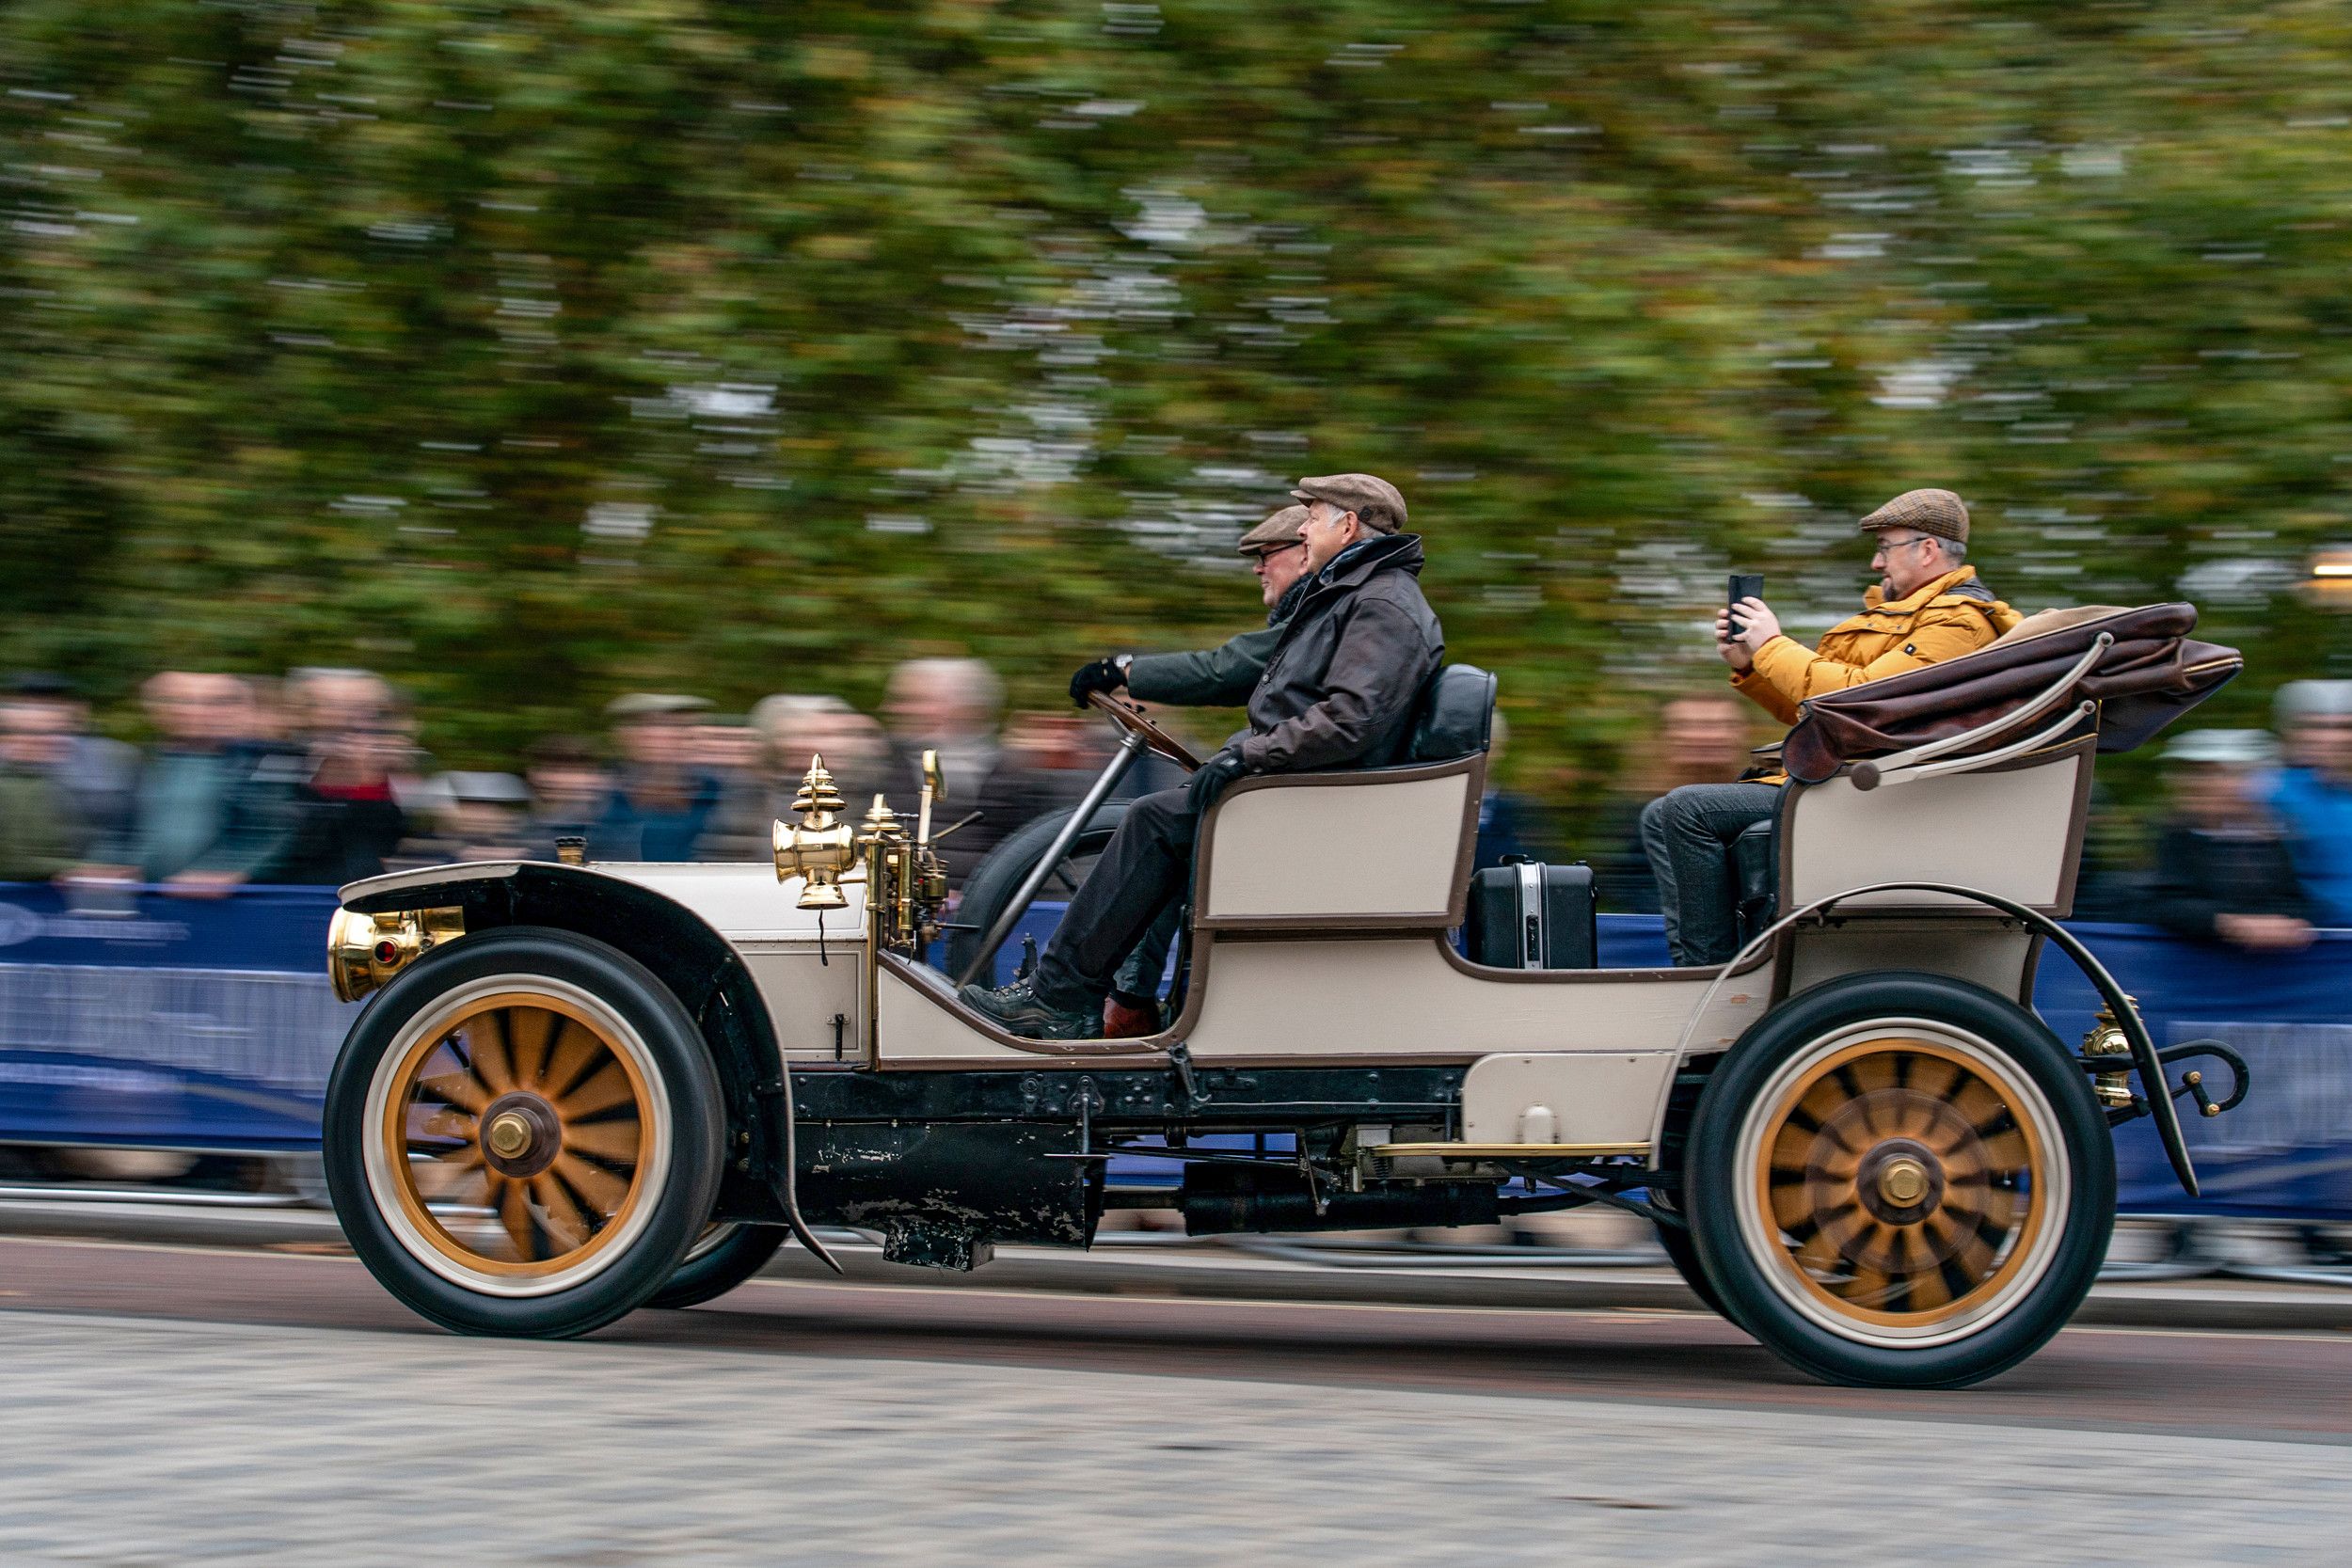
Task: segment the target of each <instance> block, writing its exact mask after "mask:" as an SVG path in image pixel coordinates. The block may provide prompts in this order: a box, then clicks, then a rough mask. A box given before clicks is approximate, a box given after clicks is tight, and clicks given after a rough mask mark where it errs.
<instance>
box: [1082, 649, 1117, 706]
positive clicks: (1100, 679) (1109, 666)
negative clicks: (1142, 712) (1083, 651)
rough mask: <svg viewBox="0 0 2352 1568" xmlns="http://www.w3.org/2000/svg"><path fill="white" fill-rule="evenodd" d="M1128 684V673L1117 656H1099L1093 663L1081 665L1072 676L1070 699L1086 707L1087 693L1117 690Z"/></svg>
mask: <svg viewBox="0 0 2352 1568" xmlns="http://www.w3.org/2000/svg"><path fill="white" fill-rule="evenodd" d="M1126 684H1127V673H1126V672H1125V671H1123V670H1121V669H1120V667H1119V660H1118V659H1117V658H1116V657H1112V658H1098V659H1096V660H1095V661H1094V662H1093V663H1091V664H1083V665H1080V666H1079V667H1078V673H1076V674H1074V675H1073V676H1071V677H1070V700H1071V702H1072V703H1073V704H1075V705H1077V706H1079V707H1084V706H1086V705H1087V693H1089V692H1090V691H1116V690H1118V689H1120V687H1122V686H1124V685H1126Z"/></svg>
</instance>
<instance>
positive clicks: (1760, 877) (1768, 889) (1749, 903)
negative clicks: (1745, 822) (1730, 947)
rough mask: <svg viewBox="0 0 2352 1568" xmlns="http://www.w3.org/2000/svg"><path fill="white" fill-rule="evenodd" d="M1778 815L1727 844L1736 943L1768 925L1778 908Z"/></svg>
mask: <svg viewBox="0 0 2352 1568" xmlns="http://www.w3.org/2000/svg"><path fill="white" fill-rule="evenodd" d="M1779 830H1780V814H1779V813H1778V812H1775V813H1773V814H1772V816H1768V817H1766V818H1765V819H1764V820H1763V821H1761V822H1758V823H1756V824H1754V825H1753V826H1751V827H1749V828H1748V829H1747V830H1746V831H1745V832H1742V833H1740V836H1739V837H1738V838H1735V839H1733V840H1732V841H1731V885H1732V886H1733V887H1735V888H1737V889H1738V890H1739V891H1738V893H1737V895H1736V896H1737V897H1738V899H1739V901H1740V941H1741V942H1747V941H1749V940H1750V939H1751V938H1753V937H1754V936H1755V935H1756V932H1758V931H1760V930H1762V929H1763V928H1764V927H1767V926H1770V925H1771V924H1772V918H1773V916H1774V915H1775V914H1777V913H1778V912H1779V905H1780V832H1779Z"/></svg>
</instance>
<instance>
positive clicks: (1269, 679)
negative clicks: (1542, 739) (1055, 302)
mask: <svg viewBox="0 0 2352 1568" xmlns="http://www.w3.org/2000/svg"><path fill="white" fill-rule="evenodd" d="M1291 494H1292V495H1293V496H1294V497H1295V498H1296V499H1298V500H1299V501H1300V502H1301V503H1303V506H1304V509H1305V512H1306V515H1305V516H1304V517H1302V518H1300V519H1299V520H1298V521H1297V523H1296V525H1295V526H1296V528H1297V530H1298V537H1299V539H1300V541H1301V546H1302V547H1301V550H1300V553H1301V554H1302V555H1303V557H1304V562H1303V564H1304V568H1305V581H1304V582H1303V584H1302V585H1301V586H1300V587H1299V588H1298V589H1297V590H1295V592H1296V593H1297V595H1298V597H1297V602H1296V604H1295V607H1294V609H1293V610H1292V613H1291V615H1290V617H1289V619H1287V620H1286V621H1284V622H1283V623H1282V624H1281V626H1280V627H1279V630H1278V631H1277V632H1276V634H1275V638H1274V644H1273V647H1272V649H1271V651H1270V652H1269V653H1268V655H1267V657H1266V659H1265V664H1264V668H1263V673H1260V674H1259V675H1258V677H1257V678H1256V680H1255V681H1254V682H1252V683H1250V684H1249V686H1248V709H1249V728H1248V730H1247V731H1246V732H1244V733H1243V734H1241V735H1239V736H1235V737H1234V738H1233V739H1232V740H1231V741H1228V742H1227V743H1226V745H1225V748H1224V750H1222V751H1220V752H1217V753H1216V755H1215V756H1213V757H1211V758H1209V760H1208V761H1206V762H1204V763H1202V764H1201V765H1200V771H1199V772H1197V773H1195V774H1194V775H1193V776H1192V779H1191V781H1190V783H1188V784H1186V785H1185V786H1184V788H1182V789H1168V790H1161V791H1159V792H1157V793H1156V794H1152V795H1146V796H1143V797H1141V798H1140V799H1138V800H1136V801H1135V802H1134V803H1133V804H1132V805H1130V806H1129V807H1128V808H1127V816H1126V818H1125V820H1123V821H1122V822H1121V823H1120V826H1119V831H1118V832H1116V833H1114V834H1112V835H1111V841H1110V843H1109V844H1108V845H1107V846H1106V847H1104V851H1103V854H1102V856H1101V858H1100V859H1099V860H1097V861H1096V862H1095V865H1094V869H1093V871H1091V872H1090V873H1089V874H1088V877H1087V879H1086V882H1085V884H1084V885H1083V886H1081V887H1080V888H1079V889H1078V893H1077V896H1076V897H1074V898H1073V899H1072V900H1071V902H1070V910H1069V912H1068V913H1067V914H1065V915H1064V916H1063V917H1062V923H1061V926H1060V927H1059V928H1058V929H1057V930H1056V931H1055V933H1054V937H1053V940H1052V941H1051V942H1047V943H1046V946H1045V951H1044V952H1043V953H1041V954H1040V955H1039V956H1038V963H1037V968H1036V970H1035V972H1034V973H1033V974H1029V975H1028V976H1026V977H1025V978H1023V979H1020V980H1016V981H1014V982H1013V983H1012V984H1011V985H1009V986H1002V987H998V988H996V989H995V990H986V989H983V988H982V987H979V986H966V987H964V988H963V990H962V993H961V994H962V997H963V1000H964V1002H965V1003H966V1004H967V1005H968V1006H971V1007H973V1008H974V1009H976V1010H977V1011H978V1012H980V1013H982V1014H984V1015H986V1016H987V1017H988V1018H990V1019H991V1020H993V1021H994V1022H996V1023H998V1024H999V1025H1001V1026H1002V1027H1004V1028H1005V1029H1007V1030H1009V1031H1010V1032H1011V1033H1013V1034H1016V1035H1021V1036H1025V1037H1029V1038H1032V1039H1092V1038H1097V1037H1100V1036H1101V1030H1102V1028H1103V1004H1104V998H1105V997H1106V996H1108V995H1109V993H1110V990H1111V986H1112V981H1113V978H1114V975H1115V974H1116V972H1117V971H1118V969H1119V966H1120V960H1121V959H1123V958H1126V957H1127V955H1128V954H1129V953H1130V952H1132V951H1133V950H1134V949H1135V947H1136V943H1137V942H1139V941H1141V940H1142V938H1143V937H1144V935H1145V933H1146V932H1147V931H1149V930H1150V929H1151V927H1152V923H1153V922H1154V921H1156V920H1157V919H1159V917H1160V915H1161V913H1162V911H1165V910H1166V909H1167V907H1168V905H1169V904H1171V903H1173V902H1175V901H1176V900H1177V899H1178V898H1180V897H1181V896H1182V895H1183V893H1184V882H1185V879H1186V878H1187V876H1188V874H1189V873H1190V871H1191V868H1192V847H1193V842H1194V839H1195V837H1196V835H1197V834H1198V832H1199V830H1200V819H1201V817H1202V816H1205V815H1207V813H1208V811H1209V808H1210V807H1211V806H1213V805H1214V804H1215V803H1216V800H1217V797H1218V796H1220V795H1222V794H1223V793H1224V791H1225V790H1226V788H1227V787H1229V786H1230V785H1231V784H1232V783H1233V781H1234V780H1236V779H1239V778H1241V777H1243V776H1244V775H1247V774H1252V773H1290V772H1304V771H1308V770H1311V769H1318V768H1376V767H1379V766H1381V765H1383V764H1386V763H1389V762H1393V761H1394V760H1396V758H1397V757H1398V756H1400V755H1401V754H1402V753H1403V752H1404V749H1405V747H1406V744H1407V743H1408V741H1409V739H1410V732H1411V729H1412V720H1413V708H1414V705H1415V703H1416V702H1417V700H1418V699H1419V697H1420V695H1421V690H1422V687H1423V685H1424V684H1426V683H1427V681H1428V679H1429V677H1430V676H1431V675H1432V674H1434V673H1437V669H1438V664H1439V662H1440V661H1441V660H1442V659H1443V657H1444V656H1445V637H1444V633H1443V631H1442V630H1441V629H1440V628H1439V626H1438V617H1437V616H1436V614H1435V613H1433V612H1432V611H1431V610H1430V608H1429V602H1428V600H1426V599H1425V598H1423V597H1422V592H1421V584H1420V582H1419V581H1418V580H1417V579H1418V578H1419V577H1420V574H1421V567H1422V548H1421V539H1420V537H1419V536H1418V535H1415V534H1410V533H1404V532H1400V531H1399V530H1400V529H1402V527H1403V526H1404V523H1405V498H1404V497H1402V496H1400V495H1398V494H1397V492H1396V487H1395V486H1394V485H1392V484H1391V483H1388V482H1387V481H1386V480H1383V479H1376V478H1375V477H1373V476H1372V475H1370V474H1333V475H1329V476H1327V477H1324V478H1320V479H1304V480H1301V481H1299V483H1298V487H1297V488H1296V489H1295V490H1293V491H1292V492H1291ZM1278 516H1279V514H1278ZM1271 522H1272V519H1269V523H1271ZM1142 663H1143V661H1142V660H1140V659H1138V660H1136V661H1135V662H1134V663H1133V664H1132V665H1130V666H1129V675H1130V678H1131V681H1132V677H1133V675H1134V673H1136V671H1137V670H1140V669H1141V668H1142ZM1147 678H1149V677H1147ZM1098 689H1099V688H1098ZM1073 694H1075V695H1079V696H1081V698H1082V697H1083V692H1082V691H1081V690H1080V689H1079V687H1078V684H1077V683H1076V682H1073ZM1137 694H1138V695H1141V694H1143V690H1142V689H1137ZM1233 695H1234V696H1236V697H1237V696H1239V695H1240V694H1239V693H1238V692H1235V693H1233Z"/></svg>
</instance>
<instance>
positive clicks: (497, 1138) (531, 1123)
mask: <svg viewBox="0 0 2352 1568" xmlns="http://www.w3.org/2000/svg"><path fill="white" fill-rule="evenodd" d="M563 1151H564V1127H563V1123H561V1122H560V1121H558V1120H557V1119H556V1116H555V1109H554V1107H552V1106H550V1105H549V1104H548V1102H547V1101H544V1100H542V1099H540V1098H539V1097H538V1096H537V1095H535V1094H527V1093H517V1094H507V1095H501V1096H500V1097H499V1098H498V1099H497V1100H494V1101H491V1102H490V1105H489V1108H488V1109H487V1110H486V1111H485V1112H484V1113H483V1117H482V1163H483V1164H485V1165H488V1166H489V1167H490V1168H491V1169H492V1170H494V1171H496V1172H498V1173H499V1174H500V1175H501V1176H511V1177H514V1178H516V1179H517V1180H523V1179H527V1178H530V1177H533V1176H536V1175H538V1174H539V1173H540V1172H541V1171H543V1170H546V1169H547V1168H548V1166H549V1165H551V1164H555V1157H556V1156H557V1155H558V1154H561V1153H562V1152H563Z"/></svg>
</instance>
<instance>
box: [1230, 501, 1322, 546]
mask: <svg viewBox="0 0 2352 1568" xmlns="http://www.w3.org/2000/svg"><path fill="white" fill-rule="evenodd" d="M1306 526H1307V509H1306V508H1305V507H1303V506H1286V507H1284V508H1282V510H1281V511H1279V512H1276V513H1273V514H1271V515H1268V516H1267V518H1266V520H1265V521H1264V522H1263V523H1260V524H1259V525H1258V526H1257V527H1256V528H1253V529H1251V530H1250V531H1248V533H1245V534H1243V535H1242V536H1241V543H1239V544H1237V545H1235V546H1233V547H1234V548H1235V549H1237V550H1239V551H1241V553H1242V554H1244V555H1263V554H1264V553H1265V552H1266V551H1267V550H1270V549H1272V548H1273V547H1274V546H1277V545H1295V544H1296V543H1297V542H1298V531H1299V530H1300V529H1302V528H1305V527H1306Z"/></svg>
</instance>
